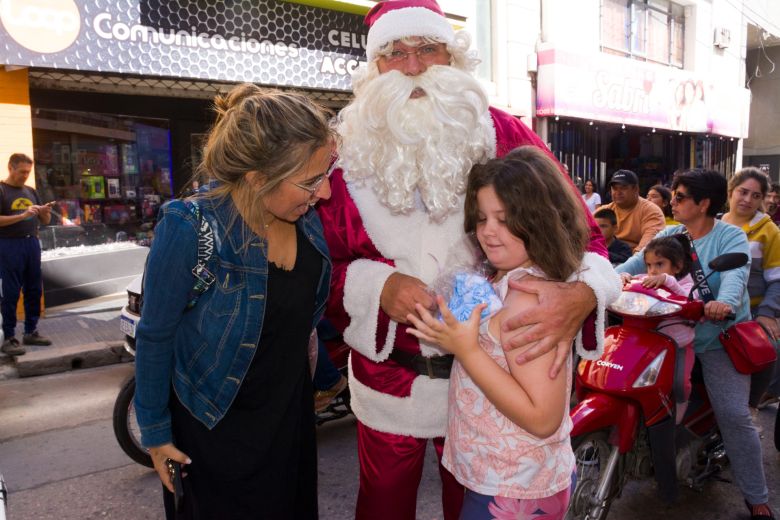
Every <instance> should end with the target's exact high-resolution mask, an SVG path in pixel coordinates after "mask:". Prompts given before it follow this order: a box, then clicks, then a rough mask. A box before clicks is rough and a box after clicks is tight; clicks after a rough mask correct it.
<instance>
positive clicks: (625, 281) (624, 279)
mask: <svg viewBox="0 0 780 520" xmlns="http://www.w3.org/2000/svg"><path fill="white" fill-rule="evenodd" d="M632 278H633V276H631V275H630V274H629V273H620V281H622V282H623V285H624V286H625V285H628V284H630V283H631V279H632Z"/></svg>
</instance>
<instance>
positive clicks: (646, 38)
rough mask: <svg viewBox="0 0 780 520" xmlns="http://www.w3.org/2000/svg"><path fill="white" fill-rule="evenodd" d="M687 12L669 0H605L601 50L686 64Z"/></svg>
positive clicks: (602, 13)
mask: <svg viewBox="0 0 780 520" xmlns="http://www.w3.org/2000/svg"><path fill="white" fill-rule="evenodd" d="M684 36H685V12H684V10H683V7H682V6H680V5H677V4H674V3H672V2H670V1H669V0H602V1H601V50H602V51H603V52H605V53H608V54H616V55H618V56H626V57H631V58H634V59H638V60H642V61H649V62H654V63H661V64H663V65H671V66H673V67H678V68H682V67H683V46H684Z"/></svg>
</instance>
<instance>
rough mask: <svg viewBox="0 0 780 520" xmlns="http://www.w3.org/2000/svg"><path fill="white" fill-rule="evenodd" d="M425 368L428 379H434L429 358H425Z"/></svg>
mask: <svg viewBox="0 0 780 520" xmlns="http://www.w3.org/2000/svg"><path fill="white" fill-rule="evenodd" d="M425 368H426V369H428V377H430V378H431V379H436V375H435V374H434V373H433V363H431V358H429V357H426V358H425Z"/></svg>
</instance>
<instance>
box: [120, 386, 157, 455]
mask: <svg viewBox="0 0 780 520" xmlns="http://www.w3.org/2000/svg"><path fill="white" fill-rule="evenodd" d="M134 398H135V377H133V376H130V377H129V378H128V379H127V380H126V381H125V382H124V384H123V385H122V389H121V390H120V391H119V395H118V396H117V397H116V402H115V403H114V436H115V437H116V440H117V442H118V443H119V447H120V448H122V451H124V452H125V454H127V456H128V457H130V458H131V459H133V460H134V461H135V462H137V463H138V464H141V465H142V466H146V467H147V468H152V467H154V464H152V457H151V456H150V455H149V452H148V451H146V448H144V447H143V446H142V445H141V430H140V428H139V427H138V421H137V420H136V418H135V405H134V404H133V399H134Z"/></svg>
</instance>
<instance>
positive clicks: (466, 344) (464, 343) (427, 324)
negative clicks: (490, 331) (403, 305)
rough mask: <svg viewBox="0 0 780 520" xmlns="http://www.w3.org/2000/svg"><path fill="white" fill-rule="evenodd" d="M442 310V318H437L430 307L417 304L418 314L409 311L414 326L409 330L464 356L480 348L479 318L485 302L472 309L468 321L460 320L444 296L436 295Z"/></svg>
mask: <svg viewBox="0 0 780 520" xmlns="http://www.w3.org/2000/svg"><path fill="white" fill-rule="evenodd" d="M436 301H437V303H438V305H439V311H440V312H441V317H442V320H441V321H440V320H437V319H436V318H434V317H433V315H431V313H430V312H429V311H428V309H426V308H424V307H423V306H422V305H420V304H417V309H416V310H417V314H418V315H419V317H418V316H417V315H415V314H412V313H409V315H407V318H408V320H409V321H410V322H411V324H412V325H413V326H414V328H408V329H406V330H407V332H408V333H409V334H411V335H413V336H415V337H416V338H418V339H422V340H424V341H427V342H428V343H433V344H435V345H439V346H440V347H442V348H443V349H444V350H446V351H448V352H450V353H452V354H455V355H456V356H462V355H463V354H465V353H467V352H468V351H469V350H470V349H473V348H475V347H477V348H478V342H477V338H478V335H479V320H480V314H481V313H482V310H483V309H484V308H485V307H487V305H485V304H484V303H481V304H479V305H476V306H475V307H474V309H473V310H472V311H471V316H469V319H468V321H465V322H463V323H461V322H459V321H458V320H457V319H456V318H455V316H453V315H452V312H450V310H449V309H448V308H447V304H446V303H445V302H444V298H442V297H441V296H437V297H436Z"/></svg>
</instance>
